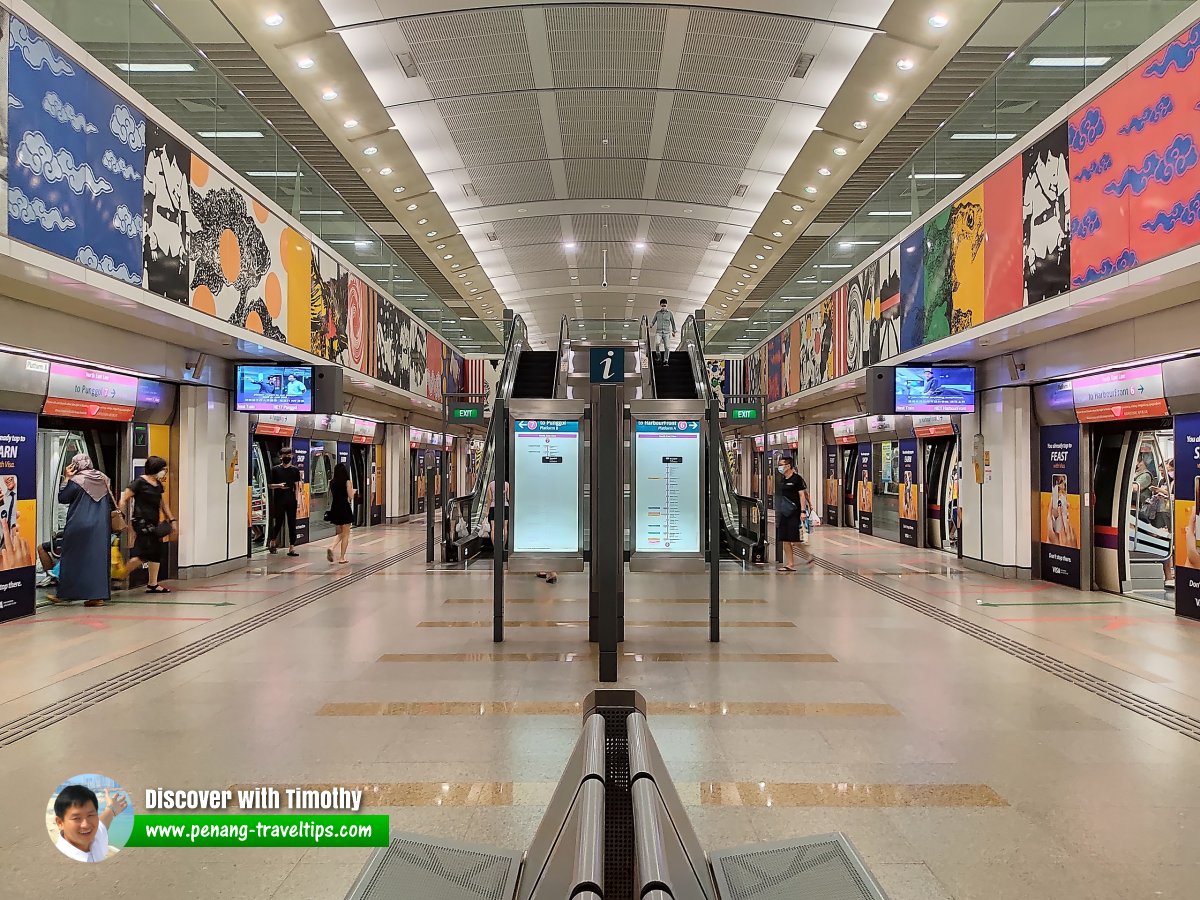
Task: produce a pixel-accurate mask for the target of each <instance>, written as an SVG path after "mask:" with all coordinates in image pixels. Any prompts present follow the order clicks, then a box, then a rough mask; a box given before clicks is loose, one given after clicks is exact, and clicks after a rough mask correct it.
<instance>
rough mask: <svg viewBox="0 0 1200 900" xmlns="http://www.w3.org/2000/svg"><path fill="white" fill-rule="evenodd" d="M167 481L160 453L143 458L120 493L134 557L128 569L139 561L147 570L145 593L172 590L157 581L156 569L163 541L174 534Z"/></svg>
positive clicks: (132, 567)
mask: <svg viewBox="0 0 1200 900" xmlns="http://www.w3.org/2000/svg"><path fill="white" fill-rule="evenodd" d="M166 480H167V461H166V460H165V459H163V458H162V457H161V456H151V457H149V458H148V459H147V460H146V465H145V467H144V468H143V469H142V474H141V475H140V476H139V477H138V478H135V479H134V480H133V482H132V483H131V484H130V485H129V487H127V488H125V492H124V493H123V494H121V507H122V508H127V507H128V508H130V514H127V515H126V518H127V519H128V521H129V530H130V537H131V541H132V544H133V556H131V557H129V569H130V570H133V569H137V568H139V567H141V565H142V563H146V568H147V569H149V571H150V583H149V584H147V585H146V593H147V594H169V593H171V591H170V590H169V589H168V588H165V587H163V586H162V585H161V584H159V583H158V569H159V566H160V565H161V564H162V555H163V541H164V540H165V539H166V537H167V535H170V534H174V533H175V531H176V528H175V517H174V516H173V515H172V514H171V508H170V507H169V506H167V501H166V498H165V497H163V484H164V483H165V482H166Z"/></svg>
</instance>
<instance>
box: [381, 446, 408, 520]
mask: <svg viewBox="0 0 1200 900" xmlns="http://www.w3.org/2000/svg"><path fill="white" fill-rule="evenodd" d="M383 452H384V460H385V466H386V470H387V483H386V484H385V485H384V489H385V490H384V493H385V494H386V498H385V501H384V503H385V505H384V510H383V514H384V516H386V517H387V518H396V517H398V516H403V515H407V514H408V504H409V496H408V494H409V483H410V481H411V479H412V475H411V473H410V472H409V464H410V460H409V452H408V426H407V425H389V426H388V427H387V431H386V433H385V435H384V443H383Z"/></svg>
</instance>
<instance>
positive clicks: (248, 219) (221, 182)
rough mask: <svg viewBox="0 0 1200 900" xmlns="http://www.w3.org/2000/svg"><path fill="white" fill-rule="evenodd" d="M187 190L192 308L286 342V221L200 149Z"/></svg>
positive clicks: (193, 155)
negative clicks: (282, 247) (282, 275)
mask: <svg viewBox="0 0 1200 900" xmlns="http://www.w3.org/2000/svg"><path fill="white" fill-rule="evenodd" d="M188 194H189V197H190V204H191V212H192V215H191V218H190V219H189V226H190V227H189V231H188V260H189V263H190V266H191V280H190V282H189V288H190V291H191V305H192V308H193V309H198V310H200V311H201V312H206V313H208V314H209V315H211V316H216V317H217V318H219V319H222V320H223V321H225V322H228V323H229V324H231V325H236V326H238V327H240V328H245V329H247V330H249V331H253V332H254V333H256V334H261V335H263V336H264V337H268V338H271V339H272V340H276V341H280V342H286V341H287V335H286V334H285V333H284V330H283V325H284V324H285V322H286V319H285V314H284V308H283V304H284V285H283V283H282V281H281V278H280V272H281V270H282V260H281V259H280V257H281V253H280V241H279V236H280V234H281V233H282V229H283V225H282V222H280V221H279V220H277V219H276V220H275V222H273V223H272V222H271V220H272V219H273V218H274V217H272V216H271V214H270V212H269V210H267V208H266V207H264V206H263V205H262V204H260V203H258V202H257V201H255V200H253V199H251V198H250V197H248V196H247V195H246V194H244V193H243V192H242V191H241V189H239V188H238V187H237V186H235V185H234V184H233V183H232V182H230V181H229V180H228V179H227V178H225V177H224V176H223V175H221V174H220V173H219V172H217V171H216V170H215V169H213V168H211V167H210V166H209V165H208V163H206V162H205V161H204V160H203V159H201V158H200V157H199V156H197V155H196V154H192V162H191V186H190V188H189V191H188Z"/></svg>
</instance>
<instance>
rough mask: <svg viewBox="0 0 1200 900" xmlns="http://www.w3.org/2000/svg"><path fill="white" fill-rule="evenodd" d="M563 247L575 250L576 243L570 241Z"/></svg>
mask: <svg viewBox="0 0 1200 900" xmlns="http://www.w3.org/2000/svg"><path fill="white" fill-rule="evenodd" d="M563 246H564V247H566V248H567V249H568V250H574V249H575V242H574V241H568V242H567V243H565V244H563Z"/></svg>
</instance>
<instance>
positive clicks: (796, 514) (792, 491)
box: [774, 456, 812, 572]
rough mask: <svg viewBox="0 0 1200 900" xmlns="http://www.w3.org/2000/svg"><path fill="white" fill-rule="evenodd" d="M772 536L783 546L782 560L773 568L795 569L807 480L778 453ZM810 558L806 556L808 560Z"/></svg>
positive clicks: (783, 570)
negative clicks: (780, 563) (773, 533)
mask: <svg viewBox="0 0 1200 900" xmlns="http://www.w3.org/2000/svg"><path fill="white" fill-rule="evenodd" d="M774 505H775V537H776V539H777V540H778V541H779V544H780V546H781V547H782V548H783V559H782V560H781V562H782V563H783V564H782V565H781V566H779V568H778V569H777V571H779V572H795V571H796V565H795V563H796V544H798V543H800V539H801V538H800V536H801V534H803V526H802V524H801V523H802V522H803V521H804V516H806V515H808V508H809V499H808V484H807V483H806V482H805V481H804V476H803V475H801V474H800V473H799V472H797V471H796V468H795V465H794V461H793V459H792V458H791V457H790V456H781V457H780V458H779V466H778V468H777V469H776V474H775V501H774ZM811 561H812V560H811V559H810V560H809V562H811Z"/></svg>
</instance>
